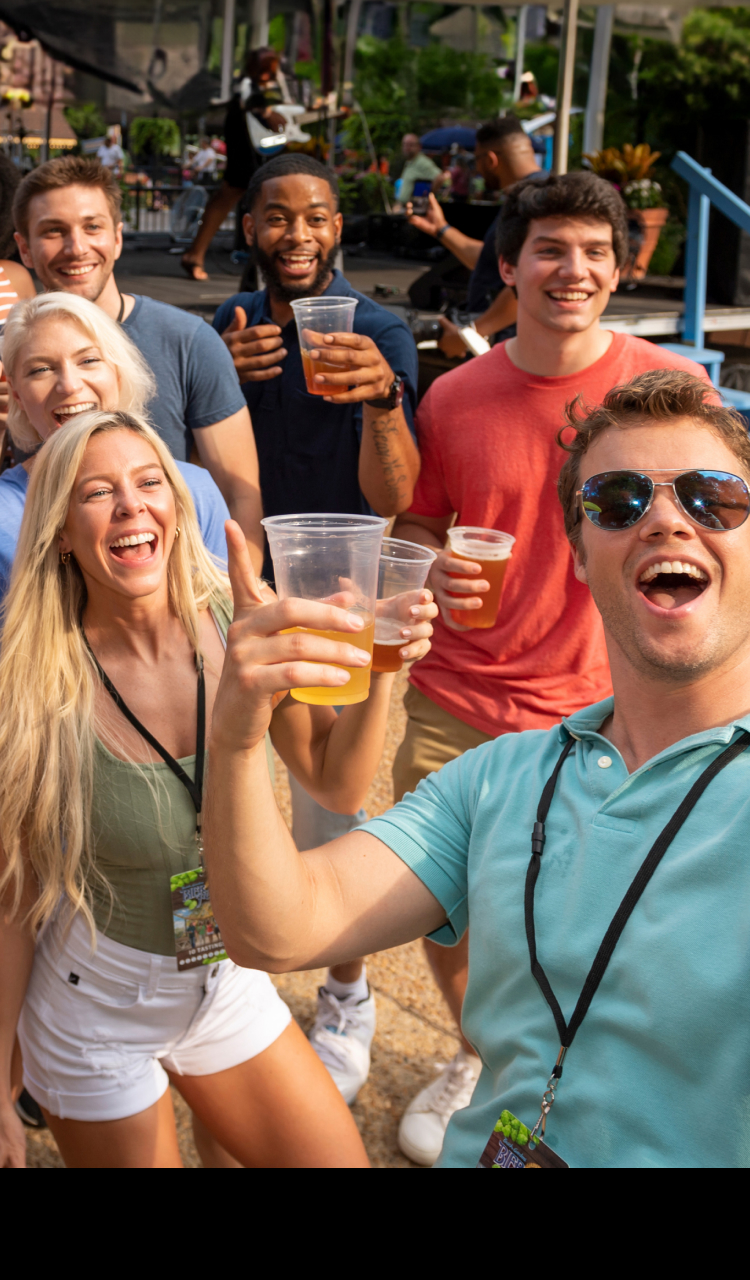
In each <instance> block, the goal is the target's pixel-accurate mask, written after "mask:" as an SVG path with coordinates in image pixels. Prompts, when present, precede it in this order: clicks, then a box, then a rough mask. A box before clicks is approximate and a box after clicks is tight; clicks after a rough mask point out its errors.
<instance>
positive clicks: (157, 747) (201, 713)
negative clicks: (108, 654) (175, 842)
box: [83, 631, 206, 833]
mask: <svg viewBox="0 0 750 1280" xmlns="http://www.w3.org/2000/svg"><path fill="white" fill-rule="evenodd" d="M83 639H84V642H85V644H86V648H87V649H88V651H89V653H90V654H91V657H92V658H93V660H94V664H95V666H96V669H97V671H98V672H99V676H100V679H101V682H102V684H103V685H104V688H105V689H106V690H107V693H108V694H109V696H110V698H111V699H112V701H113V702H114V703H115V706H116V707H117V708H118V710H120V711H121V712H122V714H123V715H124V716H125V719H126V720H129V721H130V723H131V724H132V726H133V728H134V729H136V730H137V731H138V733H139V734H140V735H141V737H142V738H145V739H146V742H148V743H149V745H150V746H152V747H153V749H154V751H156V752H158V754H159V755H160V756H161V758H162V760H163V761H164V763H165V764H166V765H168V766H169V768H170V769H171V770H172V773H173V774H174V775H175V777H176V778H179V780H180V782H181V783H182V785H183V786H184V787H185V789H186V790H187V792H188V793H189V795H190V799H191V800H192V802H193V804H194V806H195V815H196V827H197V831H198V833H200V830H201V806H202V803H203V772H204V768H205V759H206V681H205V675H204V672H203V659H202V658H201V657H200V655H199V654H196V655H195V665H196V667H197V670H198V714H197V726H196V737H195V781H193V779H192V778H191V777H189V775H188V774H187V773H186V772H185V770H184V769H183V767H182V765H181V764H180V763H179V762H178V761H177V760H175V758H174V756H173V755H171V754H170V752H169V751H167V748H166V747H164V746H162V744H161V743H160V742H159V740H158V738H155V737H154V735H153V734H152V733H150V732H149V730H148V729H147V728H146V726H145V725H143V724H141V722H140V720H139V719H138V717H137V716H136V715H134V713H133V712H132V711H131V710H130V707H129V706H128V705H127V703H126V702H125V701H124V700H123V698H122V696H121V695H120V694H119V693H118V692H117V690H116V688H115V686H114V685H113V683H112V681H111V680H110V678H109V676H108V675H107V673H106V671H105V670H104V669H103V667H102V666H101V664H100V662H99V659H98V658H97V656H96V654H95V653H94V651H93V649H92V648H91V645H90V644H89V641H88V637H87V635H86V632H85V631H83Z"/></svg>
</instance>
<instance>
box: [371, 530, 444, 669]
mask: <svg viewBox="0 0 750 1280" xmlns="http://www.w3.org/2000/svg"><path fill="white" fill-rule="evenodd" d="M436 557H437V552H436V551H432V550H431V548H430V547H421V546H420V545H419V544H418V543H416V542H404V541H403V540H402V539H401V538H383V547H382V550H381V552H380V570H379V573H378V601H377V604H376V605H375V644H374V647H373V651H372V669H373V671H400V670H401V668H402V666H403V665H404V660H403V658H402V657H401V654H400V653H399V649H403V647H404V645H406V644H408V643H409V642H408V640H404V638H403V636H402V635H401V631H402V630H403V628H404V627H408V626H409V624H410V623H412V622H413V621H414V619H413V618H412V617H411V615H410V612H409V610H410V609H411V607H412V605H416V604H419V597H420V596H421V594H422V590H423V588H424V584H425V582H426V581H427V574H428V573H429V572H430V568H431V566H432V563H433V561H434V560H435V559H436Z"/></svg>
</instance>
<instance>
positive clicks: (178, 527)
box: [174, 525, 182, 542]
mask: <svg viewBox="0 0 750 1280" xmlns="http://www.w3.org/2000/svg"><path fill="white" fill-rule="evenodd" d="M181 533H182V530H181V529H180V526H179V525H175V531H174V536H175V542H176V541H177V539H178V538H179V536H180V534H181Z"/></svg>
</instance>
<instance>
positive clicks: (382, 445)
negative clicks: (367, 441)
mask: <svg viewBox="0 0 750 1280" xmlns="http://www.w3.org/2000/svg"><path fill="white" fill-rule="evenodd" d="M398 418H399V410H397V409H395V410H393V409H392V410H388V409H385V410H383V411H382V412H380V413H378V414H377V415H376V416H375V417H374V418H372V419H371V422H370V427H371V429H372V438H373V443H374V445H375V453H376V455H377V458H378V461H379V462H380V465H381V467H382V469H383V480H384V482H385V488H386V493H387V496H388V499H389V501H390V502H392V503H393V504H394V505H396V504H398V503H400V502H401V501H402V500H403V497H404V494H405V493H406V490H407V487H408V483H409V477H408V476H407V474H406V470H405V465H404V456H403V450H402V449H401V447H400V441H399V436H400V431H399V424H398Z"/></svg>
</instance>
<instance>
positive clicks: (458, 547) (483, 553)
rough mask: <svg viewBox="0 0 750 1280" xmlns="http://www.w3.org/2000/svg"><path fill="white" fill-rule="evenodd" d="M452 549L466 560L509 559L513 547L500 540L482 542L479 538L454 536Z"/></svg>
mask: <svg viewBox="0 0 750 1280" xmlns="http://www.w3.org/2000/svg"><path fill="white" fill-rule="evenodd" d="M451 551H452V552H453V554H454V555H457V556H463V557H464V558H465V559H466V560H509V559H510V554H511V547H508V546H503V545H502V543H498V542H481V541H480V540H479V539H477V538H454V539H452V540H451Z"/></svg>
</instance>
